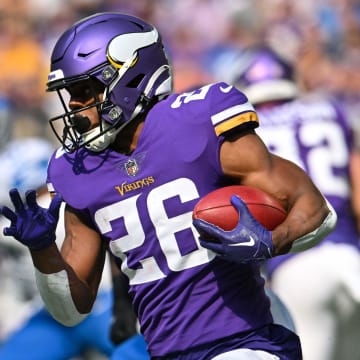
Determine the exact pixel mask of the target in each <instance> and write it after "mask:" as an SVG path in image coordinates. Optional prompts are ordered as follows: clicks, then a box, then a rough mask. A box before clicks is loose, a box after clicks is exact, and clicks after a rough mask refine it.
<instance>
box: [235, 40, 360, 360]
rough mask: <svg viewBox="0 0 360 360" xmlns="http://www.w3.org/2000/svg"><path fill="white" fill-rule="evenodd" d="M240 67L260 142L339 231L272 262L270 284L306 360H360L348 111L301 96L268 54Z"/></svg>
mask: <svg viewBox="0 0 360 360" xmlns="http://www.w3.org/2000/svg"><path fill="white" fill-rule="evenodd" d="M241 59H242V60H241ZM238 61H239V65H240V64H242V66H239V68H241V69H242V70H241V71H239V72H238V73H237V76H236V77H235V78H234V84H235V85H236V86H237V87H239V88H240V89H241V90H243V91H244V92H245V94H246V95H247V96H248V98H249V99H250V101H252V103H253V104H255V106H256V109H257V112H258V116H259V119H260V123H261V127H260V128H259V131H258V134H259V135H260V137H261V138H262V139H263V140H264V142H265V143H266V144H267V146H268V147H269V149H270V150H271V151H273V152H274V153H276V154H278V155H280V156H283V157H285V158H287V159H289V160H291V161H293V162H295V163H297V164H298V165H299V166H301V167H302V168H303V169H305V170H306V171H307V173H308V174H309V176H310V177H311V178H312V179H313V181H314V182H315V183H316V185H317V186H318V188H319V189H320V190H321V191H322V193H323V194H324V195H325V196H326V198H327V199H328V200H329V201H330V202H331V204H332V205H333V207H334V209H335V210H336V212H337V214H338V224H337V227H336V229H335V231H333V232H332V233H330V234H329V235H328V236H327V237H326V238H325V239H324V240H323V241H322V242H320V243H319V244H318V245H317V246H316V247H314V248H312V249H310V250H309V251H305V252H302V253H299V254H297V255H296V256H295V254H287V255H283V256H278V257H276V258H274V259H270V260H268V262H267V268H268V274H269V276H270V280H271V281H270V284H271V286H272V288H273V289H274V290H275V292H276V293H277V294H278V295H279V296H280V298H281V299H282V300H283V301H284V302H285V304H286V305H287V308H288V309H289V310H290V313H291V314H292V317H293V320H294V323H295V327H296V330H297V333H298V335H299V336H300V340H301V343H302V347H303V354H304V358H305V359H308V360H330V359H333V360H335V359H353V358H354V354H360V343H359V341H358V335H359V331H360V282H359V276H360V251H359V250H360V249H359V233H358V231H357V226H356V221H355V220H356V219H355V216H354V212H353V211H352V206H351V204H352V199H351V196H352V190H353V189H352V188H351V185H352V186H354V187H360V178H359V177H357V178H356V177H355V175H356V174H357V172H355V171H351V167H350V164H352V161H351V159H355V158H357V159H360V152H359V151H356V150H355V147H354V146H353V134H352V131H351V128H350V127H349V125H350V124H349V121H348V120H349V119H348V118H347V117H346V112H345V111H344V110H345V109H344V106H342V105H341V104H340V103H339V101H338V100H336V99H335V98H334V97H333V96H330V95H329V94H328V95H325V94H324V93H323V94H321V95H320V94H319V93H316V94H315V93H314V92H311V93H310V92H306V91H303V92H301V89H300V88H299V86H298V84H297V81H296V76H295V69H294V67H293V66H292V65H291V64H289V63H287V62H286V61H285V60H284V59H282V58H281V57H280V56H279V55H278V54H276V53H275V52H274V51H272V50H271V49H269V48H262V47H259V48H252V49H248V50H247V51H244V52H243V53H242V55H241V56H240V57H239V59H238ZM350 174H353V177H352V178H351V177H350ZM357 176H359V174H357ZM357 206H360V204H358V205H357ZM303 294H311V295H310V296H303Z"/></svg>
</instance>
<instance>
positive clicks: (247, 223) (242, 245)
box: [193, 196, 274, 263]
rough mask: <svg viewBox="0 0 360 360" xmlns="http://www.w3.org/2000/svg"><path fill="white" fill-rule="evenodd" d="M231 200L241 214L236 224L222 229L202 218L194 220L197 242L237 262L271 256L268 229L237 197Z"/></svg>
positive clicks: (271, 248)
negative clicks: (233, 226)
mask: <svg viewBox="0 0 360 360" xmlns="http://www.w3.org/2000/svg"><path fill="white" fill-rule="evenodd" d="M231 203H232V205H233V206H234V207H235V208H236V209H237V210H238V212H239V214H240V216H239V222H238V224H237V226H236V227H235V228H234V229H233V230H231V231H225V230H223V229H221V228H219V227H218V226H216V225H214V224H210V223H208V222H206V221H204V220H201V219H194V220H193V225H194V226H195V228H196V229H197V230H198V231H199V233H200V238H199V240H200V244H201V245H202V246H203V247H205V248H207V249H210V250H212V251H214V252H215V253H216V254H217V255H218V256H221V257H222V258H224V259H226V260H229V261H233V262H236V263H248V262H254V261H262V260H265V259H268V258H271V257H272V256H273V251H274V247H273V243H272V234H271V231H269V230H267V229H266V228H264V227H263V226H262V225H261V224H260V223H259V222H258V221H257V220H256V219H255V218H254V217H253V216H252V214H251V213H250V211H249V209H248V207H247V206H246V204H245V203H244V202H243V201H242V200H241V199H240V198H239V197H238V196H232V197H231ZM202 234H204V235H202ZM205 234H206V235H205Z"/></svg>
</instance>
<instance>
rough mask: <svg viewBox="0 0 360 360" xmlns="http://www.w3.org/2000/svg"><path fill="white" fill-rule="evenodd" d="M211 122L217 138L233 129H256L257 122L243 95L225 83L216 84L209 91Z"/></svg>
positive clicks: (250, 105) (253, 111) (255, 115)
mask: <svg viewBox="0 0 360 360" xmlns="http://www.w3.org/2000/svg"><path fill="white" fill-rule="evenodd" d="M209 95H210V100H211V101H210V108H211V122H212V126H213V127H214V130H215V133H216V135H217V136H220V135H222V134H224V133H225V132H227V131H229V130H232V129H234V128H240V129H241V127H242V126H243V127H244V128H247V129H248V128H257V127H258V126H259V120H258V116H257V113H256V111H255V109H254V107H253V105H252V104H251V103H250V102H249V101H248V99H247V97H246V96H245V94H244V93H242V92H241V91H239V90H238V89H237V88H236V87H234V86H231V85H228V84H226V83H221V82H220V83H216V84H214V85H213V86H212V87H211V90H210V94H209Z"/></svg>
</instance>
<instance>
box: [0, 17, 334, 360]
mask: <svg viewBox="0 0 360 360" xmlns="http://www.w3.org/2000/svg"><path fill="white" fill-rule="evenodd" d="M48 90H50V91H56V92H57V93H58V95H59V96H60V99H61V103H62V105H63V106H64V107H65V113H64V114H62V115H60V116H57V117H55V118H53V119H51V120H50V123H51V125H52V128H53V130H54V131H55V132H56V134H57V136H58V138H59V140H60V141H61V143H62V148H61V149H59V150H58V151H57V152H56V153H55V154H54V155H53V157H52V158H51V160H50V163H49V167H48V187H49V190H50V191H51V192H52V193H53V194H54V199H53V201H52V203H51V205H50V207H49V209H44V208H40V207H39V206H38V205H37V203H36V194H35V192H34V191H29V192H27V194H26V199H25V201H22V199H21V197H20V194H19V193H18V191H17V190H16V189H12V190H10V198H11V200H12V202H13V205H14V210H11V209H10V208H8V207H2V208H1V213H2V214H3V215H4V216H5V217H6V218H8V219H9V220H10V222H11V223H10V225H9V227H6V228H4V233H5V235H9V236H13V237H15V238H16V239H17V240H19V241H20V242H22V243H23V244H25V245H26V246H28V247H29V248H30V253H31V256H32V259H33V262H34V266H35V274H36V278H37V284H38V288H39V291H40V293H41V296H42V298H43V300H44V303H45V304H46V306H47V308H48V309H49V311H50V313H51V314H52V315H53V316H54V317H55V318H56V319H57V320H58V321H60V322H61V323H63V324H66V325H68V326H72V325H74V324H77V323H79V322H80V321H82V320H83V319H84V318H85V317H86V315H87V314H88V313H89V311H90V310H91V307H92V304H93V302H94V299H95V296H96V293H97V288H98V284H99V281H100V278H101V274H102V269H103V264H104V255H105V251H106V249H107V248H108V249H109V250H110V251H111V252H112V254H113V255H114V256H115V257H116V258H117V262H118V265H119V266H120V267H121V270H122V271H123V273H125V274H126V275H127V276H128V278H129V284H130V290H129V291H130V294H131V297H132V299H133V306H134V309H135V311H136V314H137V316H138V319H139V322H140V330H141V333H142V334H143V335H144V338H145V340H146V342H147V344H148V350H149V353H150V355H151V357H152V359H178V360H180V359H189V360H190V359H194V360H195V359H196V360H201V359H215V360H222V359H288V360H290V359H291V360H295V359H301V358H302V355H301V347H300V343H299V339H298V337H297V336H296V335H295V334H294V333H293V332H291V331H290V330H288V329H286V328H284V327H282V326H280V325H275V324H274V323H273V319H272V316H271V313H270V310H269V300H268V298H267V297H266V295H265V292H264V281H263V279H262V277H261V276H260V272H259V267H260V264H261V262H262V261H263V260H264V259H267V258H270V257H273V256H276V255H279V254H283V253H287V252H288V251H298V250H301V249H303V247H304V244H305V245H308V244H309V243H310V242H311V243H316V242H318V241H320V240H321V239H322V238H323V237H324V236H325V235H326V234H328V233H329V232H330V231H332V229H333V228H334V226H335V223H336V213H335V212H334V211H333V209H332V208H331V207H329V204H327V202H326V200H325V198H324V197H323V195H322V194H321V193H320V192H319V190H318V189H317V188H316V187H315V186H314V184H313V182H312V181H311V179H310V178H309V177H308V176H307V175H306V173H305V172H304V171H302V170H301V169H300V168H299V167H297V166H296V165H295V164H293V163H291V162H289V161H286V160H283V159H281V158H279V157H277V156H274V155H272V154H270V153H269V152H268V150H267V148H266V147H265V145H264V143H263V142H262V140H261V139H260V137H258V136H257V135H256V133H255V130H254V129H255V128H256V127H257V126H258V119H257V114H256V112H255V110H254V108H253V106H252V105H251V104H250V103H249V101H248V100H247V98H246V96H245V95H244V94H243V93H241V92H240V91H238V90H237V89H235V88H234V87H233V86H230V85H228V84H225V83H217V84H211V85H206V86H203V87H202V88H199V89H197V90H194V91H191V92H189V93H183V94H174V93H172V72H171V67H170V65H169V61H168V59H167V57H166V54H165V52H164V49H163V44H162V42H161V39H160V35H159V34H158V32H157V30H156V29H155V28H154V27H153V26H151V25H149V24H147V23H145V22H144V21H142V20H141V19H138V18H135V17H131V16H129V15H124V14H118V13H102V14H96V15H94V16H91V17H89V18H85V19H83V20H81V21H79V22H78V23H76V24H75V25H73V26H72V27H70V28H69V29H68V30H67V31H66V32H65V33H64V34H63V35H62V36H61V37H60V39H59V40H58V42H57V44H56V45H55V48H54V50H53V53H52V57H51V73H50V75H49V81H48ZM58 123H60V124H63V126H62V127H61V126H59V124H58ZM230 184H244V185H249V186H254V187H258V188H260V189H262V190H264V191H266V192H268V193H270V194H272V195H273V196H275V197H276V198H277V199H278V200H279V201H280V202H281V203H282V204H283V206H284V207H285V208H286V209H287V210H288V216H287V218H286V220H285V221H284V223H283V224H281V225H279V226H278V227H277V228H276V229H274V230H273V231H272V232H270V231H268V230H266V229H265V228H263V227H262V226H261V225H260V224H259V223H258V222H257V221H256V220H255V219H254V218H253V217H252V216H251V214H250V213H249V212H248V209H247V207H246V205H245V204H244V203H243V202H242V200H241V199H240V198H238V197H232V199H231V200H232V203H233V205H234V206H235V207H236V208H237V209H238V211H239V213H240V214H241V216H240V220H239V223H238V225H237V226H236V228H235V229H234V230H233V231H230V232H226V231H222V230H220V229H219V228H217V227H216V226H214V225H212V224H209V223H206V222H203V221H201V220H195V221H194V222H193V221H192V210H193V208H194V205H195V204H196V202H197V201H198V200H199V199H200V198H201V197H202V196H204V195H205V194H207V193H209V192H210V191H212V190H214V189H216V188H219V187H221V186H225V185H230ZM62 201H64V202H65V203H66V209H65V228H66V237H65V240H64V243H63V247H62V248H61V250H60V251H59V250H58V248H57V247H56V245H55V244H54V241H55V235H54V231H55V228H56V223H57V218H58V211H59V210H58V209H59V206H60V203H61V202H62ZM199 232H206V233H208V234H209V235H210V237H211V238H214V239H216V240H217V241H219V242H220V243H221V244H222V249H221V250H219V251H218V252H217V253H215V252H214V251H212V250H210V249H211V248H212V247H213V245H214V243H213V241H212V240H209V238H208V237H207V238H206V239H205V238H202V237H199ZM250 243H251V244H253V245H251V246H249V244H250Z"/></svg>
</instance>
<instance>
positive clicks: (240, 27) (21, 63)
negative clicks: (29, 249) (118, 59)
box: [0, 0, 360, 343]
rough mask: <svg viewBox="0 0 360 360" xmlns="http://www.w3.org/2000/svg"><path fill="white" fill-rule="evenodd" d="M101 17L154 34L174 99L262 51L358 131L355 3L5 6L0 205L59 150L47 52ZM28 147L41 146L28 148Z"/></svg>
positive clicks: (37, 2)
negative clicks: (339, 105) (343, 111)
mask: <svg viewBox="0 0 360 360" xmlns="http://www.w3.org/2000/svg"><path fill="white" fill-rule="evenodd" d="M102 11H120V12H125V13H129V14H132V15H135V16H139V17H141V18H143V19H144V20H146V21H148V22H150V23H152V24H153V25H155V26H156V27H157V28H158V30H159V31H160V33H161V34H162V37H163V42H164V44H165V46H166V48H167V51H168V54H169V57H170V60H171V62H172V64H173V67H174V88H175V91H186V90H187V89H191V88H194V87H195V86H198V85H202V84H205V83H210V82H215V81H219V80H221V81H228V80H230V79H232V77H233V74H232V70H234V69H235V64H236V61H237V59H238V55H239V52H241V51H242V49H245V48H247V47H249V46H253V45H256V44H266V45H268V46H269V47H271V48H272V49H273V50H275V51H276V52H277V53H279V54H280V55H281V56H283V57H284V58H286V59H287V60H288V61H289V62H290V63H291V64H292V65H293V66H294V67H295V70H296V76H297V78H298V83H299V84H300V85H301V88H302V90H304V91H310V90H312V91H313V90H316V91H319V92H325V93H329V94H331V95H334V96H336V97H337V98H338V99H340V100H341V101H343V102H344V104H345V106H346V107H347V108H348V110H349V113H350V114H351V122H352V126H354V127H357V128H360V71H359V70H360V0H315V1H314V0H302V1H293V0H221V1H220V0H181V1H174V0H136V1H130V0H51V1H48V0H1V2H0V164H1V165H0V169H1V170H0V203H1V204H4V203H6V202H7V201H8V189H9V188H10V187H13V186H17V187H19V188H20V190H21V191H22V190H26V189H28V188H31V187H33V186H35V187H36V186H40V185H41V184H42V183H44V182H45V176H46V163H47V158H48V157H49V156H50V152H51V151H52V150H53V149H55V147H58V146H59V144H58V143H57V140H56V139H55V137H54V136H53V135H52V133H51V130H50V127H49V125H48V118H49V117H50V116H52V115H54V114H56V113H58V104H57V98H56V99H55V96H54V95H50V94H49V93H46V91H45V89H46V80H47V75H48V72H49V64H50V54H51V51H52V48H53V46H54V44H55V42H56V40H57V38H58V37H59V35H60V34H61V33H62V32H63V31H64V30H65V29H66V28H67V27H68V26H70V25H71V24H73V23H74V22H75V21H77V20H79V19H80V18H83V17H84V16H88V15H91V14H93V13H96V12H102ZM24 139H37V144H36V146H35V145H34V149H32V143H31V142H29V143H26V141H25V140H24ZM17 141H21V142H22V146H21V147H19V145H18V143H17ZM40 143H43V144H42V145H41V146H39V144H40ZM9 144H12V145H11V146H10V145H9ZM36 149H37V150H36ZM31 157H33V158H34V159H35V161H34V168H31V164H32V162H31ZM39 159H40V160H39ZM31 170H34V172H32V171H31ZM9 251H12V250H11V249H10V250H9V249H7V250H4V249H3V248H2V246H0V272H2V273H3V274H4V266H5V262H4V261H2V260H1V259H4V258H5V257H6V255H7V254H8V252H9ZM13 271H14V272H13ZM10 272H13V275H14V273H16V269H13V270H11V271H10ZM16 276H19V275H16ZM5 278H6V277H3V280H2V285H4V281H5ZM22 280H24V281H25V282H26V281H27V279H25V278H23V279H22ZM4 289H5V290H4ZM28 290H29V289H28ZM32 291H34V293H32V294H26V296H27V297H28V298H31V297H32V296H34V294H35V291H36V290H35V289H32ZM15 292H16V291H15ZM2 293H3V294H4V293H6V287H5V288H4V286H2ZM16 296H24V294H23V292H22V295H19V294H17V295H16ZM1 301H2V300H1V299H0V306H1V307H2V309H4V306H5V305H4V303H1ZM4 301H7V304H8V303H9V301H10V302H11V301H13V300H11V299H10V300H4ZM4 314H5V312H4V311H3V310H0V316H1V317H3V319H4ZM8 314H10V313H8ZM18 315H20V313H18ZM24 317H25V315H21V319H19V320H18V322H20V321H21V320H22V319H23V318H24ZM9 321H10V319H9ZM15 325H17V324H16V321H15V322H13V323H12V324H11V326H10V327H6V328H5V329H4V328H3V329H2V328H1V326H2V323H1V322H0V343H1V340H3V338H4V337H5V336H7V335H8V334H9V332H11V330H12V329H13V328H14V327H15ZM6 326H7V324H6Z"/></svg>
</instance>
